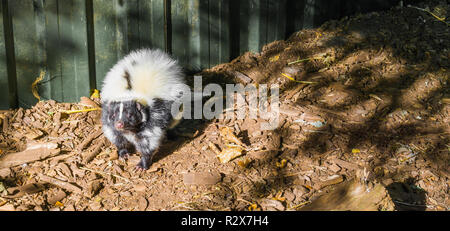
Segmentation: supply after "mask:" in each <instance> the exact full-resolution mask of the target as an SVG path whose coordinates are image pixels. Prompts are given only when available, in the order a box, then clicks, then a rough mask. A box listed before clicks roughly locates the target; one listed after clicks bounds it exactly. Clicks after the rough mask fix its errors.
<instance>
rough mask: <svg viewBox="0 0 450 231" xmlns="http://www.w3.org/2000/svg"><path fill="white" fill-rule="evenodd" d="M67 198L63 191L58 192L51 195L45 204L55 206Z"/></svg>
mask: <svg viewBox="0 0 450 231" xmlns="http://www.w3.org/2000/svg"><path fill="white" fill-rule="evenodd" d="M66 196H67V194H66V193H65V192H64V191H63V190H58V192H57V193H56V194H54V195H51V196H50V197H49V198H48V199H47V202H48V203H49V204H51V205H53V206H54V205H55V204H56V203H57V202H58V201H59V202H61V201H62V199H64V198H65V197H66Z"/></svg>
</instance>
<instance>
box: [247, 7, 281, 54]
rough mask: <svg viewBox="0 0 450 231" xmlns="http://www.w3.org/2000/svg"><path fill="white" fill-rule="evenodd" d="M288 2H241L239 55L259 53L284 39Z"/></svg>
mask: <svg viewBox="0 0 450 231" xmlns="http://www.w3.org/2000/svg"><path fill="white" fill-rule="evenodd" d="M286 2H287V1H286V0H281V1H275V0H251V1H241V2H239V4H240V7H239V9H240V12H239V13H240V14H239V37H240V41H239V45H240V47H239V53H240V54H242V53H244V52H246V51H253V52H259V51H261V48H262V47H263V46H264V45H265V44H267V43H269V42H272V41H274V40H280V39H284V36H285V31H286V14H285V13H286Z"/></svg>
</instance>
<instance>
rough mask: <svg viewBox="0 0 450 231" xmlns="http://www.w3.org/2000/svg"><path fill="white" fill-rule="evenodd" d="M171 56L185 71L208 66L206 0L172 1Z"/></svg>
mask: <svg viewBox="0 0 450 231" xmlns="http://www.w3.org/2000/svg"><path fill="white" fill-rule="evenodd" d="M171 2H172V7H171V16H172V54H173V56H174V57H175V58H177V59H178V60H179V62H180V64H181V65H183V66H184V67H185V68H187V69H191V70H193V69H200V68H201V67H205V66H208V65H209V41H208V39H209V32H208V24H207V23H208V7H207V6H208V1H207V0H172V1H171Z"/></svg>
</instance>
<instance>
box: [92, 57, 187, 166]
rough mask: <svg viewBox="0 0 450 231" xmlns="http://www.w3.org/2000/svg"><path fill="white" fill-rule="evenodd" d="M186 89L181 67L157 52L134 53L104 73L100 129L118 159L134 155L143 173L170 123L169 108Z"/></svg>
mask: <svg viewBox="0 0 450 231" xmlns="http://www.w3.org/2000/svg"><path fill="white" fill-rule="evenodd" d="M187 89H189V87H188V86H187V85H186V84H185V83H184V76H183V73H182V69H181V67H180V66H179V65H178V64H177V62H176V61H175V60H174V59H172V58H170V57H169V55H167V54H166V53H164V52H162V51H160V50H151V49H142V50H138V51H134V52H132V53H130V54H129V55H127V56H125V57H124V58H123V59H122V60H120V61H119V62H118V63H117V64H116V65H115V66H114V67H113V68H111V70H110V71H109V72H108V73H107V75H106V77H105V80H104V82H103V87H102V91H101V101H102V108H103V109H102V123H103V126H102V129H103V133H104V135H105V136H106V137H107V138H108V139H109V140H110V141H111V142H112V143H113V144H114V145H116V147H117V149H118V152H119V157H121V158H126V157H128V155H129V153H133V152H134V151H138V152H139V153H140V154H141V160H140V162H139V163H138V165H137V166H136V167H137V168H138V169H141V170H146V169H148V168H149V166H150V165H151V163H152V158H153V155H154V153H155V151H156V150H157V149H158V147H159V145H160V143H161V141H162V140H163V138H164V135H165V132H166V129H167V128H168V127H169V126H170V123H171V122H172V119H173V118H172V114H171V107H172V104H173V103H174V102H175V101H179V100H180V94H182V92H183V91H185V90H187Z"/></svg>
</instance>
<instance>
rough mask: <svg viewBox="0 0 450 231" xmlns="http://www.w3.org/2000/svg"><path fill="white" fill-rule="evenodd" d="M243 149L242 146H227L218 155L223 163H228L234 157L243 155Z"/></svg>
mask: <svg viewBox="0 0 450 231" xmlns="http://www.w3.org/2000/svg"><path fill="white" fill-rule="evenodd" d="M242 151H243V149H242V148H241V147H227V148H224V149H223V150H222V152H220V153H219V155H217V158H219V161H220V162H221V163H228V162H229V161H231V160H232V159H234V158H236V157H238V156H241V155H242V154H243V153H242Z"/></svg>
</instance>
